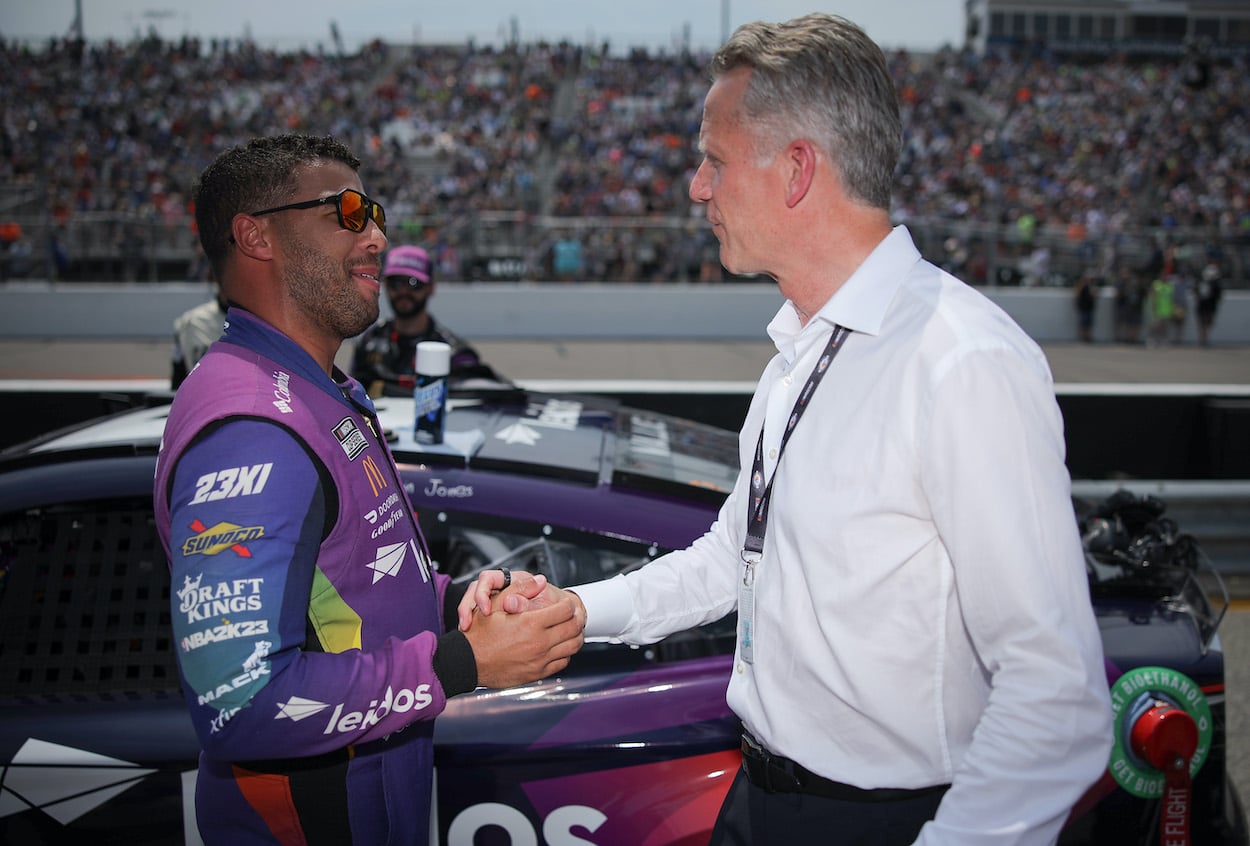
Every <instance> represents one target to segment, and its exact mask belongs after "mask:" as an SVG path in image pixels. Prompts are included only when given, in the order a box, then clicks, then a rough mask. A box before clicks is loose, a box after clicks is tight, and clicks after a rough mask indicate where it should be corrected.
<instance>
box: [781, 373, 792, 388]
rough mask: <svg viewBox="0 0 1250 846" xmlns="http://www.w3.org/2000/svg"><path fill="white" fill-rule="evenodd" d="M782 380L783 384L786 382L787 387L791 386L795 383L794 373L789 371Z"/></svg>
mask: <svg viewBox="0 0 1250 846" xmlns="http://www.w3.org/2000/svg"><path fill="white" fill-rule="evenodd" d="M781 381H782V384H784V385H785V386H786V387H787V388H788V387H790V386H791V385H793V384H794V374H793V373H787V374H786V375H785V377H784V378H783V379H782V380H781Z"/></svg>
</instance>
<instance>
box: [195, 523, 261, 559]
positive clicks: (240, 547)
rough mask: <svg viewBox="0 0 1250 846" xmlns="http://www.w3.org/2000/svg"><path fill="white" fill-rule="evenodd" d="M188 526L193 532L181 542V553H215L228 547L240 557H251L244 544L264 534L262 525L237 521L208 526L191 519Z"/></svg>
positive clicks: (250, 552)
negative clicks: (238, 522) (243, 523)
mask: <svg viewBox="0 0 1250 846" xmlns="http://www.w3.org/2000/svg"><path fill="white" fill-rule="evenodd" d="M190 528H191V531H193V532H195V534H194V535H192V536H191V537H189V538H187V539H186V540H185V541H183V542H182V554H183V555H217V554H219V553H222V552H225V551H226V550H227V549H228V550H231V551H232V552H234V554H235V555H238V556H239V557H240V558H251V557H252V551H251V550H250V549H248V548H247V546H245V544H247V543H248V542H250V541H254V540H257V539H258V538H262V537H264V535H265V527H264V526H240V525H239V524H237V523H224V522H223V523H217V524H216V525H214V526H212V527H211V528H210V527H208V526H205V525H204V524H203V523H202V522H200V521H199V520H193V521H192V522H191V526H190Z"/></svg>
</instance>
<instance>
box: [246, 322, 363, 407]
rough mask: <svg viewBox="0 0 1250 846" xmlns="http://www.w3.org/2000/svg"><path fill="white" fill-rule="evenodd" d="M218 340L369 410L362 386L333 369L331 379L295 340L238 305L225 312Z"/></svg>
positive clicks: (337, 369) (336, 368)
mask: <svg viewBox="0 0 1250 846" xmlns="http://www.w3.org/2000/svg"><path fill="white" fill-rule="evenodd" d="M222 340H223V341H226V342H227V343H231V344H235V345H236V346H240V347H243V348H245V349H249V350H251V351H252V352H255V353H258V354H260V355H262V356H264V357H265V358H268V359H271V360H272V361H280V362H282V364H283V366H284V367H286V368H287V369H289V370H291V372H293V373H295V374H296V375H298V376H299V377H300V378H302V379H304V380H306V381H308V382H310V383H312V384H314V385H316V386H317V387H318V388H320V389H321V390H323V391H325V392H326V393H327V394H330V395H331V396H334V397H337V398H340V399H350V400H354V401H355V402H356V403H358V404H360V405H363V406H365V407H366V408H367V409H369V410H370V411H372V410H373V402H372V401H371V400H370V399H369V395H368V393H367V392H366V391H365V389H364V387H363V386H362V385H361V384H360V383H359V382H357V381H356V380H355V379H353V378H352V377H350V376H348V375H347V374H345V373H344V372H343V371H341V370H340V369H339V368H338V367H337V366H335V368H334V371H333V377H331V376H330V375H328V374H327V373H326V372H325V371H324V370H322V369H321V367H320V365H318V364H317V362H316V361H314V360H313V357H312V356H311V355H309V354H308V352H307V351H306V350H305V349H304V348H303V347H301V346H300V345H299V344H297V343H295V341H293V340H291V339H290V338H289V337H287V336H286V335H284V334H282V332H281V331H280V330H278V329H277V328H275V327H274V326H272V325H271V324H269V323H267V322H265V321H264V320H262V319H261V318H259V317H257V316H256V315H254V314H252V313H251V312H250V311H246V310H244V309H243V308H240V307H239V306H231V307H230V310H229V311H227V312H226V331H225V332H224V333H223V334H222Z"/></svg>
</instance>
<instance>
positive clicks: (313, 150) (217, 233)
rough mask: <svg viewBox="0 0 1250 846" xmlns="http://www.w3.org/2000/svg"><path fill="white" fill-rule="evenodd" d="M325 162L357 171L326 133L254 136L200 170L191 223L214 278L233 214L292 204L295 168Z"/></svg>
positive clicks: (354, 162)
mask: <svg viewBox="0 0 1250 846" xmlns="http://www.w3.org/2000/svg"><path fill="white" fill-rule="evenodd" d="M327 159H328V160H331V161H336V162H342V163H343V164H345V165H347V166H348V167H350V168H351V169H352V170H359V169H360V159H358V158H356V156H355V155H353V154H352V151H351V150H349V149H348V148H347V146H346V145H344V144H343V143H342V142H341V141H339V140H338V139H336V138H334V137H332V136H329V135H326V136H314V135H273V136H267V137H263V138H253V139H252V140H251V141H248V142H247V143H246V144H240V145H239V146H237V147H232V148H231V149H229V150H226V151H225V152H223V153H222V154H221V155H219V156H218V157H217V158H216V159H215V160H214V161H213V163H212V164H210V165H209V166H208V167H206V168H205V169H204V172H203V173H201V174H200V178H199V179H198V180H197V181H196V184H195V190H194V193H193V197H194V200H195V225H196V228H197V229H198V230H199V233H200V245H201V246H202V247H203V248H204V256H205V257H206V258H207V259H208V262H209V265H210V266H211V267H212V269H213V273H214V274H215V275H216V277H217V278H218V279H221V275H222V268H223V265H224V264H225V260H226V257H227V256H228V255H229V254H230V249H231V236H230V232H231V226H232V225H233V222H234V216H235V215H237V214H240V213H242V214H247V213H249V212H253V211H256V210H257V209H263V208H268V207H270V206H276V205H281V204H283V203H286V202H290V201H291V200H292V197H291V193H292V191H294V189H295V182H296V176H297V172H298V171H299V169H300V168H301V167H302V166H304V165H306V164H311V163H313V162H317V161H323V160H327Z"/></svg>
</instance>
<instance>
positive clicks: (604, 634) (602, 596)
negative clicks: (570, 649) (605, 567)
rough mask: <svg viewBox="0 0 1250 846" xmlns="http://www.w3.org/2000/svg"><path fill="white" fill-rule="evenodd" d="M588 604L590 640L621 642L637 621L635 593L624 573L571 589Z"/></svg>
mask: <svg viewBox="0 0 1250 846" xmlns="http://www.w3.org/2000/svg"><path fill="white" fill-rule="evenodd" d="M568 590H571V591H573V593H575V594H577V595H578V596H579V597H581V600H582V604H583V605H585V606H586V631H585V632H584V637H585V638H586V640H587V641H589V642H591V643H594V642H596V641H599V642H602V641H605V640H606V641H619V640H620V639H621V635H622V634H623V633H624V632H625V630H626V629H628V628H629V626H630V624H631V623H632V622H633V621H634V618H635V614H634V595H633V593H632V592H630V589H629V585H628V584H627V583H626V581H625V577H624V576H614V577H613V578H611V579H604V580H603V581H599V582H591V583H590V584H585V585H576V586H574V587H571V588H568Z"/></svg>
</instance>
